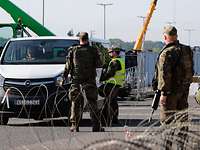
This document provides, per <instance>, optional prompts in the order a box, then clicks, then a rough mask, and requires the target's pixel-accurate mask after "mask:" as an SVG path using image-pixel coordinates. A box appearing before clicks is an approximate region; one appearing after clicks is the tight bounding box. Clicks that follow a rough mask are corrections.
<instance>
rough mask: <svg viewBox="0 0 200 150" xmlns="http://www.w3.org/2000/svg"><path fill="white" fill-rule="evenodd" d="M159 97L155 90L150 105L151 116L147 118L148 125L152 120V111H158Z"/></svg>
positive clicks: (159, 92)
mask: <svg viewBox="0 0 200 150" xmlns="http://www.w3.org/2000/svg"><path fill="white" fill-rule="evenodd" d="M160 95H161V91H160V90H156V91H155V94H154V98H153V101H152V104H151V108H152V112H151V116H150V118H149V123H150V122H151V120H152V117H153V113H154V111H155V110H157V109H158V104H159V101H160Z"/></svg>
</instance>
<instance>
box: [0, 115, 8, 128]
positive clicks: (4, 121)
mask: <svg viewBox="0 0 200 150" xmlns="http://www.w3.org/2000/svg"><path fill="white" fill-rule="evenodd" d="M8 121H9V118H8V117H5V116H3V114H1V115H0V125H7V124H8Z"/></svg>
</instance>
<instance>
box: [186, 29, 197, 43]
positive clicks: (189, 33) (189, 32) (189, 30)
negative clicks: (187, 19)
mask: <svg viewBox="0 0 200 150" xmlns="http://www.w3.org/2000/svg"><path fill="white" fill-rule="evenodd" d="M184 31H187V32H188V44H189V46H190V42H191V32H192V31H195V30H194V29H184Z"/></svg>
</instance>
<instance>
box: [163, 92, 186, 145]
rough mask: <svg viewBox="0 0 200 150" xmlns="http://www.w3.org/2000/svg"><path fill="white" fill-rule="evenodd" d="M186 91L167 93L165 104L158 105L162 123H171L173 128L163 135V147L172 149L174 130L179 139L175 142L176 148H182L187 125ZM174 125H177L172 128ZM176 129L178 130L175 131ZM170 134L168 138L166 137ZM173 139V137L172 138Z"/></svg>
mask: <svg viewBox="0 0 200 150" xmlns="http://www.w3.org/2000/svg"><path fill="white" fill-rule="evenodd" d="M187 99H188V92H187V91H186V92H182V93H177V94H176V95H168V96H167V101H166V105H164V106H163V105H160V121H161V124H162V125H171V126H173V129H171V130H170V133H167V134H166V135H165V139H164V145H165V149H172V143H173V138H172V137H175V135H174V134H175V132H176V133H177V135H176V136H177V137H178V138H180V139H181V140H180V141H178V142H177V149H184V141H185V140H187V132H188V126H187V125H186V124H187V122H188V113H187V108H188V101H187ZM174 125H175V126H177V127H176V128H174ZM176 130H178V131H176ZM168 136H170V138H169V137H168ZM174 140H175V139H174Z"/></svg>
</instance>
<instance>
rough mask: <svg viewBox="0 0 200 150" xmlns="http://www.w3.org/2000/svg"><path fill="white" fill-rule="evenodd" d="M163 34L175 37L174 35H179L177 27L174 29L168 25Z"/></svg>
mask: <svg viewBox="0 0 200 150" xmlns="http://www.w3.org/2000/svg"><path fill="white" fill-rule="evenodd" d="M163 33H165V34H167V35H170V36H174V35H177V29H176V27H174V26H172V25H167V26H165V27H164V31H163Z"/></svg>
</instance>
